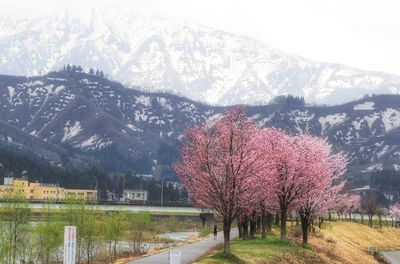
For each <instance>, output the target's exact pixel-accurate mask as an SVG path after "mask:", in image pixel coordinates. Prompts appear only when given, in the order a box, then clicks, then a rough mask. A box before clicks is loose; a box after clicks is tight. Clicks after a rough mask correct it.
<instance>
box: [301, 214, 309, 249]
mask: <svg viewBox="0 0 400 264" xmlns="http://www.w3.org/2000/svg"><path fill="white" fill-rule="evenodd" d="M300 220H301V232H302V234H303V245H305V246H306V245H307V244H308V219H307V218H306V217H305V216H303V215H301V214H300Z"/></svg>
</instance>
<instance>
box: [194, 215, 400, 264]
mask: <svg viewBox="0 0 400 264" xmlns="http://www.w3.org/2000/svg"><path fill="white" fill-rule="evenodd" d="M288 228H289V239H288V240H286V241H284V240H281V239H280V238H279V237H278V236H279V230H278V229H275V230H274V231H273V234H270V235H268V238H267V239H266V240H261V239H260V238H256V239H253V240H235V241H232V244H231V253H232V254H231V257H229V258H224V257H223V253H222V249H215V250H213V251H211V252H210V254H209V255H207V256H205V257H204V258H202V259H201V260H199V261H197V262H195V263H197V264H217V263H225V264H228V263H239V264H242V263H265V264H267V263H277V264H279V263H282V264H283V263H299V264H300V263H307V264H313V263H334V264H339V263H347V264H358V263H363V264H373V263H374V264H376V263H378V262H377V261H376V260H375V259H374V257H373V256H372V255H371V254H369V253H368V247H377V248H378V249H379V250H390V249H392V250H393V249H397V250H398V249H400V229H395V228H382V229H377V228H369V227H367V226H365V225H362V224H358V223H352V222H341V221H340V222H327V221H326V222H324V224H323V227H322V229H320V230H318V229H317V230H316V232H315V233H310V236H309V242H310V245H309V247H307V248H305V247H303V246H302V245H301V231H300V229H299V226H291V225H290V226H288Z"/></svg>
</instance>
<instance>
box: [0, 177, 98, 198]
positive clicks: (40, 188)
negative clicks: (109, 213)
mask: <svg viewBox="0 0 400 264" xmlns="http://www.w3.org/2000/svg"><path fill="white" fill-rule="evenodd" d="M17 194H18V195H22V196H24V197H25V198H26V199H28V200H40V201H43V200H45V201H47V200H50V201H63V200H65V198H66V197H69V196H73V197H76V198H82V199H84V200H86V201H97V191H96V190H86V189H65V188H61V187H60V186H58V185H57V184H44V183H38V182H34V183H30V182H29V181H28V179H27V178H20V179H14V178H10V177H6V178H4V185H0V199H1V198H4V197H7V196H10V195H17Z"/></svg>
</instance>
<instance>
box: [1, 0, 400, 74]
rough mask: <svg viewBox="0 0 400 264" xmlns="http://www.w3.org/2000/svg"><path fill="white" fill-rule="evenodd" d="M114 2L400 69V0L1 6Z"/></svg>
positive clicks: (343, 59)
mask: <svg viewBox="0 0 400 264" xmlns="http://www.w3.org/2000/svg"><path fill="white" fill-rule="evenodd" d="M110 4H112V5H119V6H123V7H124V8H125V9H127V10H128V9H129V10H131V11H133V12H136V13H138V14H142V15H155V16H161V17H166V18H173V19H183V20H189V21H194V22H198V23H200V24H203V25H206V26H210V27H214V28H217V29H221V30H225V31H229V32H232V33H237V34H240V35H245V36H248V37H251V38H255V39H258V40H260V41H262V42H264V43H265V44H266V45H268V46H271V47H274V48H277V49H280V50H283V51H286V52H290V53H294V54H297V55H300V56H303V57H306V58H309V59H314V60H319V61H327V62H337V63H342V64H347V65H349V66H353V67H357V68H361V69H367V70H378V71H385V72H389V73H394V74H397V75H400V1H399V0H271V1H269V0H113V1H112V0H96V1H95V0H0V10H2V11H3V12H15V11H16V10H18V11H21V9H25V11H27V10H29V11H34V12H37V13H42V12H52V11H54V9H59V8H65V7H68V8H76V7H77V6H82V5H83V6H86V5H87V6H97V5H110Z"/></svg>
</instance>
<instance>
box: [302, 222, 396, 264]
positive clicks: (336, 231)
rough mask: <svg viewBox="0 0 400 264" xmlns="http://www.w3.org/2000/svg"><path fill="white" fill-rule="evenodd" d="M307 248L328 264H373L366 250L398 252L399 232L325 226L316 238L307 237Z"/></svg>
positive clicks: (350, 225)
mask: <svg viewBox="0 0 400 264" xmlns="http://www.w3.org/2000/svg"><path fill="white" fill-rule="evenodd" d="M309 240H310V241H309V242H310V245H311V246H312V247H313V248H314V249H315V251H316V252H318V253H319V254H320V255H323V256H324V257H326V258H328V259H329V262H331V263H354V264H356V263H357V264H358V263H363V264H369V263H377V261H376V260H375V259H374V257H373V256H372V255H370V254H369V253H368V251H367V249H368V247H377V248H378V249H379V250H382V249H400V229H395V228H383V229H372V228H369V227H367V226H365V225H361V224H356V223H350V222H325V223H324V226H323V229H322V230H320V233H319V234H318V235H311V236H310V239H309Z"/></svg>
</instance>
